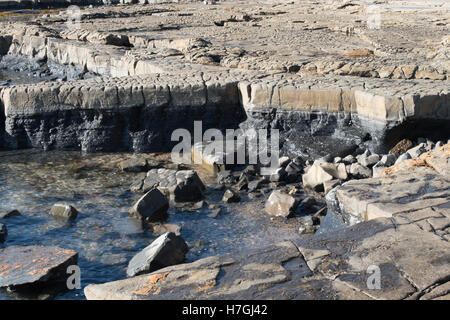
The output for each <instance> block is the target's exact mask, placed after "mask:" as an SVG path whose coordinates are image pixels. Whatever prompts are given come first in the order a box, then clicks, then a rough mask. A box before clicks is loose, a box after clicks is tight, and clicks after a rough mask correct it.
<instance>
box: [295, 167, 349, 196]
mask: <svg viewBox="0 0 450 320" xmlns="http://www.w3.org/2000/svg"><path fill="white" fill-rule="evenodd" d="M347 178H348V176H347V171H346V169H345V165H344V164H343V163H339V164H333V163H327V162H325V163H314V164H313V165H312V166H311V167H310V168H309V169H308V170H307V172H306V173H305V174H304V175H303V176H302V180H303V186H304V187H309V188H313V189H319V190H321V189H323V183H324V182H326V181H331V180H334V179H341V180H347Z"/></svg>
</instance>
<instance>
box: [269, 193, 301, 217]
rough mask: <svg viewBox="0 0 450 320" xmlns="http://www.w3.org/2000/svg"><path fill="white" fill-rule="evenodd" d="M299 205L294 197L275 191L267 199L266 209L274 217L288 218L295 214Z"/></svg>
mask: <svg viewBox="0 0 450 320" xmlns="http://www.w3.org/2000/svg"><path fill="white" fill-rule="evenodd" d="M297 205H298V202H297V201H296V200H295V198H294V197H292V196H290V195H288V194H285V193H282V192H281V191H278V190H275V191H273V192H272V193H271V194H270V196H269V199H267V201H266V207H265V209H266V212H267V213H268V214H270V215H272V216H276V217H284V218H288V217H290V216H291V215H293V214H294V213H295V209H296V208H297Z"/></svg>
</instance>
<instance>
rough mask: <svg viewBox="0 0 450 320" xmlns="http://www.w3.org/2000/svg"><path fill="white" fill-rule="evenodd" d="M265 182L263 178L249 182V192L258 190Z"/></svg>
mask: <svg viewBox="0 0 450 320" xmlns="http://www.w3.org/2000/svg"><path fill="white" fill-rule="evenodd" d="M262 184H263V180H253V181H250V182H249V183H248V192H254V191H256V190H258V189H259V188H260V187H261V185H262Z"/></svg>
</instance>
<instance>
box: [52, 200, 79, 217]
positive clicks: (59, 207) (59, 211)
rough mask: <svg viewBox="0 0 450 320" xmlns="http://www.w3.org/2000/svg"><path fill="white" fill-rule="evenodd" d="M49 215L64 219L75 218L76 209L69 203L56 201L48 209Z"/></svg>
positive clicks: (76, 214)
mask: <svg viewBox="0 0 450 320" xmlns="http://www.w3.org/2000/svg"><path fill="white" fill-rule="evenodd" d="M50 215H52V216H54V217H56V218H61V219H65V220H75V219H76V218H77V216H78V211H77V209H75V208H74V207H72V206H71V205H69V204H65V203H56V204H54V205H53V207H52V208H51V209H50Z"/></svg>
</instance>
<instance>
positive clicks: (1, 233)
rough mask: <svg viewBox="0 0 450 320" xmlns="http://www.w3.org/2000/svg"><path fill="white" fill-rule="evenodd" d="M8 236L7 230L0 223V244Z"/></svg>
mask: <svg viewBox="0 0 450 320" xmlns="http://www.w3.org/2000/svg"><path fill="white" fill-rule="evenodd" d="M7 235H8V229H7V228H6V226H5V225H4V224H3V223H0V243H2V242H5V240H6V236H7Z"/></svg>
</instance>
